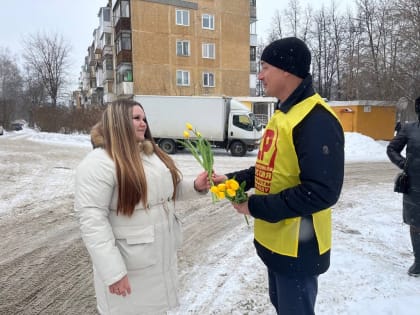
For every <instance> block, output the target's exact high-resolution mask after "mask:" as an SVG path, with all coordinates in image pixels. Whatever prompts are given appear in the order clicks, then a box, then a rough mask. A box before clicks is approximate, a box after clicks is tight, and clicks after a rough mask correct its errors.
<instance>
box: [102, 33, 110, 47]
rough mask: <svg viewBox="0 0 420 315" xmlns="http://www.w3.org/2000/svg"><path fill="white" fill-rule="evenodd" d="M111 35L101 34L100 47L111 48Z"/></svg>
mask: <svg viewBox="0 0 420 315" xmlns="http://www.w3.org/2000/svg"><path fill="white" fill-rule="evenodd" d="M111 38H112V36H111V33H102V39H101V40H102V47H105V46H111Z"/></svg>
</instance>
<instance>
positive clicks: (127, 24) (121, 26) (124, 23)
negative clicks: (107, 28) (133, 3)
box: [115, 17, 131, 34]
mask: <svg viewBox="0 0 420 315" xmlns="http://www.w3.org/2000/svg"><path fill="white" fill-rule="evenodd" d="M130 30H131V20H130V18H127V17H120V18H119V19H118V21H117V24H116V25H115V34H119V33H120V32H122V31H130Z"/></svg>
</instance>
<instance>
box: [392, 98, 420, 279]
mask: <svg viewBox="0 0 420 315" xmlns="http://www.w3.org/2000/svg"><path fill="white" fill-rule="evenodd" d="M415 111H416V114H417V116H418V121H417V122H411V123H406V124H404V125H403V127H402V128H401V130H400V131H399V132H398V133H397V134H396V136H395V137H394V139H392V141H391V142H390V143H389V145H388V147H387V151H386V152H387V154H388V157H389V159H390V160H391V162H392V163H394V164H395V165H397V166H398V167H399V168H400V169H403V168H405V169H406V172H407V174H408V178H409V190H408V193H406V194H404V195H403V221H404V223H406V224H408V225H410V237H411V243H412V245H413V252H414V264H413V265H412V266H411V267H410V268H409V269H408V274H409V275H410V276H413V277H418V276H420V97H418V98H417V99H416V101H415ZM404 147H406V157H405V158H404V157H403V156H402V155H401V151H402V150H403V149H404Z"/></svg>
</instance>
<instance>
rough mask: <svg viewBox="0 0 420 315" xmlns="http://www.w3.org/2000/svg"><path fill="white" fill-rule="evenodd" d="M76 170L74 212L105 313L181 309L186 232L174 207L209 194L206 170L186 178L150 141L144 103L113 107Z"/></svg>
mask: <svg viewBox="0 0 420 315" xmlns="http://www.w3.org/2000/svg"><path fill="white" fill-rule="evenodd" d="M91 135H92V144H93V146H94V148H95V149H94V150H93V151H92V152H90V153H89V154H88V155H87V156H86V157H85V158H84V160H83V161H82V162H81V163H80V165H79V166H78V167H77V170H76V191H75V211H76V213H77V215H78V218H79V222H80V228H81V234H82V238H83V241H84V243H85V245H86V248H87V249H88V251H89V254H90V257H91V260H92V263H93V275H94V285H95V292H96V299H97V308H98V311H99V313H100V314H118V315H123V314H162V313H165V311H166V310H168V309H170V308H172V307H174V306H176V305H177V304H178V298H177V293H176V291H177V255H176V250H177V248H179V246H180V242H181V231H180V226H179V222H178V220H177V218H176V216H175V212H174V204H175V200H178V199H179V198H180V197H181V196H182V197H183V198H187V197H192V196H193V195H197V196H198V195H199V193H200V192H201V191H207V190H208V188H209V186H210V185H209V183H208V180H207V173H206V172H203V173H201V174H200V175H198V177H197V178H196V179H195V181H194V182H193V181H192V180H191V181H190V182H187V181H185V180H182V176H181V173H180V171H179V170H178V169H177V167H176V165H175V163H174V161H173V160H172V159H171V158H170V157H169V156H168V155H167V154H165V153H164V152H163V151H162V150H161V149H159V147H158V146H157V145H156V143H155V142H154V141H153V138H152V135H151V132H150V128H149V126H148V125H147V120H146V115H145V113H144V111H143V108H142V106H141V105H140V104H139V103H136V102H134V101H130V100H118V101H115V102H113V103H111V104H110V105H109V106H108V107H107V108H106V110H105V111H104V113H103V115H102V119H101V121H100V123H99V124H97V125H95V127H94V129H93V130H92V133H91Z"/></svg>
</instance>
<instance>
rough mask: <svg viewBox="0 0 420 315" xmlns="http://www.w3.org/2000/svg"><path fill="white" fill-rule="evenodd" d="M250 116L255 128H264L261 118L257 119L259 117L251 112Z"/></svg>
mask: <svg viewBox="0 0 420 315" xmlns="http://www.w3.org/2000/svg"><path fill="white" fill-rule="evenodd" d="M249 117H250V119H251V120H252V123H253V125H254V127H255V129H257V130H258V131H260V130H261V129H262V124H261V121H260V120H259V119H257V117H255V115H254V114H253V113H250V114H249Z"/></svg>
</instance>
